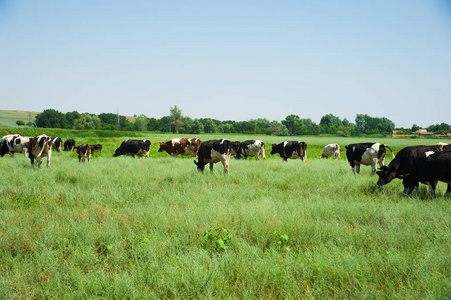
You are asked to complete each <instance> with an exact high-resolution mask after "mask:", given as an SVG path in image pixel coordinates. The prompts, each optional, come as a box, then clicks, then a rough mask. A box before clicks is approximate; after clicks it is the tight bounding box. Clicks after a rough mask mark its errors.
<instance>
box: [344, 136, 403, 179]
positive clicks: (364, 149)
mask: <svg viewBox="0 0 451 300" xmlns="http://www.w3.org/2000/svg"><path fill="white" fill-rule="evenodd" d="M345 148H346V157H347V158H348V162H349V164H350V165H351V167H352V172H353V173H354V175H355V174H356V172H357V174H359V173H360V165H365V166H371V176H373V175H374V173H376V165H377V164H379V167H382V166H383V165H384V159H385V152H386V149H385V148H388V149H389V150H390V151H391V153H392V156H393V158H395V155H394V154H393V151H392V150H391V148H390V147H388V146H387V145H385V144H379V143H359V144H349V145H347V146H345Z"/></svg>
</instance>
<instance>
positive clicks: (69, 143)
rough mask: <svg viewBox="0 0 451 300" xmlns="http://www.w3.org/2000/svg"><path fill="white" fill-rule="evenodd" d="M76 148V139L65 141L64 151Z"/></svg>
mask: <svg viewBox="0 0 451 300" xmlns="http://www.w3.org/2000/svg"><path fill="white" fill-rule="evenodd" d="M74 148H75V141H74V140H72V139H69V140H66V141H65V142H64V151H72V150H74Z"/></svg>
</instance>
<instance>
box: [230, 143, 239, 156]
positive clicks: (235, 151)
mask: <svg viewBox="0 0 451 300" xmlns="http://www.w3.org/2000/svg"><path fill="white" fill-rule="evenodd" d="M240 144H241V142H239V141H235V142H232V152H231V155H232V156H236V154H237V153H238V149H239V148H240Z"/></svg>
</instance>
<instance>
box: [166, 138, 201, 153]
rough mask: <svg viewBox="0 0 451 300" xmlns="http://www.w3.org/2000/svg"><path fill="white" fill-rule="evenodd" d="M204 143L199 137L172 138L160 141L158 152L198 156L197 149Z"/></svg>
mask: <svg viewBox="0 0 451 300" xmlns="http://www.w3.org/2000/svg"><path fill="white" fill-rule="evenodd" d="M201 144H202V141H201V140H200V139H197V138H192V139H187V138H178V139H172V140H170V141H167V142H165V143H163V142H161V143H160V149H158V152H163V151H166V152H167V153H168V154H169V155H170V156H173V157H177V156H178V155H186V156H192V157H196V156H197V151H199V147H200V145H201Z"/></svg>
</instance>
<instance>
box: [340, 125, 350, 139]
mask: <svg viewBox="0 0 451 300" xmlns="http://www.w3.org/2000/svg"><path fill="white" fill-rule="evenodd" d="M337 134H338V135H339V136H343V137H346V136H350V135H351V127H350V126H345V125H340V126H338V128H337Z"/></svg>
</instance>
